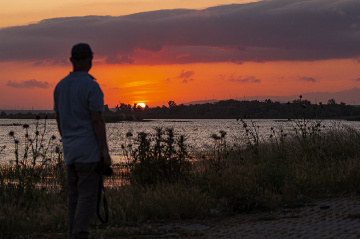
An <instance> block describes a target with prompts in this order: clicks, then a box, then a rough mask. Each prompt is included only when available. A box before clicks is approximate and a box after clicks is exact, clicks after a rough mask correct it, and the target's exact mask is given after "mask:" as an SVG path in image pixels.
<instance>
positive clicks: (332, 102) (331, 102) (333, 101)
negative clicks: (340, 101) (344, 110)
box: [327, 99, 336, 105]
mask: <svg viewBox="0 0 360 239" xmlns="http://www.w3.org/2000/svg"><path fill="white" fill-rule="evenodd" d="M327 104H328V105H336V102H335V99H329V100H328V103H327Z"/></svg>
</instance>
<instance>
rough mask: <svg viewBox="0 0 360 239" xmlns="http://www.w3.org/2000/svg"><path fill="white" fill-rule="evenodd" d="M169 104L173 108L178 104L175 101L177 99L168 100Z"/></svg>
mask: <svg viewBox="0 0 360 239" xmlns="http://www.w3.org/2000/svg"><path fill="white" fill-rule="evenodd" d="M168 105H169V108H170V109H171V108H174V107H175V106H176V103H175V101H172V100H170V101H168Z"/></svg>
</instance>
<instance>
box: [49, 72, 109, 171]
mask: <svg viewBox="0 0 360 239" xmlns="http://www.w3.org/2000/svg"><path fill="white" fill-rule="evenodd" d="M54 110H55V111H56V112H58V113H59V115H60V126H61V133H62V143H63V149H64V158H65V164H66V165H70V164H72V163H75V162H76V163H93V162H98V161H100V157H101V148H100V145H99V142H98V141H97V139H96V136H95V132H94V128H93V126H92V121H91V113H90V111H101V112H102V111H104V95H103V93H102V91H101V89H100V86H99V84H98V83H97V82H96V81H95V79H94V77H92V76H91V75H89V74H88V73H86V72H79V71H77V72H71V73H70V74H69V75H68V76H66V77H65V78H64V79H62V80H61V81H60V82H59V83H58V84H57V86H56V87H55V91H54Z"/></svg>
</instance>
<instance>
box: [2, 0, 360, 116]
mask: <svg viewBox="0 0 360 239" xmlns="http://www.w3.org/2000/svg"><path fill="white" fill-rule="evenodd" d="M29 2H30V1H27V0H21V1H2V2H1V3H0V17H1V18H2V19H3V20H2V22H1V23H0V28H1V27H10V26H17V25H27V24H29V23H35V24H34V25H32V26H25V27H24V28H16V27H15V28H12V27H10V28H8V29H9V31H7V29H5V28H3V29H0V51H1V52H2V53H3V54H4V55H6V56H8V57H9V59H8V58H6V57H3V58H2V57H1V55H0V71H1V76H0V109H32V108H33V109H52V105H53V99H52V93H53V89H54V87H55V85H56V83H57V82H58V81H59V80H60V79H61V78H62V77H64V76H66V75H67V74H68V73H69V72H70V71H71V64H70V63H69V61H68V60H66V61H67V62H65V63H63V62H60V63H59V62H56V64H55V63H54V61H55V60H59V59H60V60H62V61H64V60H65V59H67V57H68V54H67V53H66V54H65V53H64V54H62V55H61V56H59V57H55V58H54V57H53V56H52V55H51V56H48V55H46V54H44V55H43V56H40V55H39V56H33V55H34V52H32V51H31V49H32V48H36V47H39V49H41V45H42V43H39V42H38V39H45V40H44V42H45V43H46V42H47V41H49V42H50V41H53V42H54V44H57V43H58V42H60V41H62V40H61V39H60V40H59V38H58V36H55V38H54V39H52V34H55V33H57V30H56V29H55V30H53V32H50V31H49V30H46V31H45V30H44V32H45V33H46V34H45V33H44V32H43V31H42V27H43V28H44V29H45V28H46V27H48V26H47V24H48V25H50V26H51V27H52V25H51V24H52V22H45V23H43V24H37V23H36V22H38V21H40V20H42V19H46V18H52V17H71V16H86V15H103V16H105V15H111V16H119V15H126V14H131V13H136V12H147V11H155V10H160V9H171V8H172V9H174V8H189V9H204V8H206V7H210V6H217V5H220V4H230V3H237V4H239V3H244V2H257V1H245V0H239V1H230V0H229V1H220V0H219V1H208V0H207V1H205V0H199V1H188V0H181V1H180V0H157V1H155V0H142V1H130V0H128V1H125V0H124V1H89V0H88V1H82V0H81V1H77V2H76V3H74V1H72V0H71V1H70V0H64V1H44V0H34V1H31V3H32V4H30V5H29ZM304 2H306V1H304ZM334 2H337V1H334ZM339 2H340V1H339ZM266 4H267V3H264V4H262V5H254V6H255V7H256V8H255V10H254V12H261V11H260V10H263V9H266V8H267V7H268V6H267V5H266ZM268 4H270V3H268ZM304 4H305V3H304ZM306 4H310V3H309V2H308V1H307V2H306ZM324 4H327V3H326V1H325V0H324ZM79 6H82V7H79ZM299 6H300V7H299ZM334 6H335V5H334ZM334 6H333V7H334ZM336 6H337V5H336ZM336 6H335V7H336ZM286 7H287V10H286V12H285V11H284V12H285V13H289V17H290V18H289V19H293V18H291V17H292V16H293V15H295V14H293V13H292V11H294V12H295V13H298V12H299V16H301V14H308V12H307V10H306V9H308V8H307V7H306V6H305V5H304V6H303V7H301V4H298V5H296V6H294V5H291V6H286ZM248 8H249V10H246V11H247V12H248V11H252V5H249V6H248ZM284 8H285V7H282V8H281V9H282V10H283V9H284ZM339 8H340V7H339ZM79 9H80V10H79ZM239 9H240V8H239ZM304 9H305V10H304ZM324 9H327V8H324ZM75 10H76V11H75ZM78 10H79V11H78ZM345 10H346V9H345ZM345 10H344V9H343V12H345V15H346V11H345ZM217 11H218V12H217ZM224 11H225V10H224V9H221V8H219V10H217V9H216V11H215V13H216V14H209V12H208V11H203V12H199V13H198V12H195V13H189V14H187V15H184V17H183V18H180V17H178V16H177V15H176V16H175V14H174V17H173V16H170V17H171V18H170V20H171V21H173V25H172V26H177V27H178V29H177V30H178V31H174V32H170V30H171V27H170V28H167V25H166V24H167V22H169V19H167V20H166V21H164V22H165V23H163V22H161V21H160V20H159V21H158V22H160V24H158V22H156V24H158V25H155V26H152V25H151V27H153V28H151V31H147V28H146V26H145V27H144V28H142V26H143V25H144V23H142V24H141V25H139V26H140V27H138V28H135V27H130V26H129V29H128V30H127V31H124V32H126V34H129V36H128V38H127V36H124V34H125V33H123V32H120V33H119V35H114V36H112V37H113V38H114V39H105V40H104V41H105V43H103V42H100V41H98V39H97V37H98V36H99V34H100V36H101V34H102V33H97V32H95V33H94V34H93V35H94V39H89V43H90V45H91V46H92V48H93V51H94V52H95V59H94V66H93V68H92V69H91V71H90V74H92V75H93V76H94V77H95V78H97V81H98V82H99V84H100V86H101V88H102V90H103V91H104V94H105V104H108V105H109V107H114V106H115V105H117V104H119V103H127V104H133V103H138V102H145V103H146V104H148V105H149V106H150V107H154V106H162V105H167V101H169V100H173V101H175V102H176V103H178V104H180V103H186V102H190V101H197V100H209V99H217V100H222V99H229V98H233V99H234V98H239V99H241V98H242V97H245V96H246V97H248V96H284V95H296V94H302V93H306V92H336V91H342V90H347V89H351V88H354V87H360V61H359V56H360V55H359V54H358V53H357V52H358V47H357V45H359V44H354V49H352V48H350V47H351V46H352V43H351V42H352V41H354V42H355V43H356V42H357V40H358V36H357V35H356V36H355V37H353V38H349V39H350V40H348V39H345V38H344V37H341V38H344V42H346V44H345V43H342V42H341V38H339V39H335V38H334V42H332V41H331V40H328V39H330V38H329V37H327V36H326V35H325V36H324V39H320V40H319V41H318V42H316V41H315V40H314V41H313V40H312V39H315V37H313V35H314V34H316V28H314V29H315V30H314V31H313V32H305V31H306V28H302V27H301V26H302V25H301V24H308V23H306V21H303V20H302V21H301V22H305V23H297V22H296V19H295V18H294V22H295V23H294V22H291V24H292V25H291V26H292V27H293V28H291V29H295V30H296V28H295V25H296V24H298V25H296V26H298V29H300V30H296V31H295V30H294V32H295V33H294V36H292V35H291V34H293V33H292V32H291V31H289V25H288V24H287V22H286V21H284V23H283V25H282V26H279V22H274V24H273V25H270V27H272V26H274V28H273V29H272V30H271V31H269V32H266V29H268V28H269V26H268V25H266V20H264V22H265V23H261V24H263V25H261V24H260V25H259V23H258V22H254V23H253V24H255V25H254V26H252V25H251V24H252V23H247V24H245V25H242V28H239V27H238V26H236V25H234V26H229V25H226V26H229V27H234V29H240V30H239V32H243V33H242V34H240V33H239V34H238V35H236V34H237V33H234V34H235V35H234V36H232V35H229V34H232V32H233V31H232V30H229V32H230V33H229V32H225V31H224V32H223V31H222V30H221V29H224V28H223V26H222V25H219V26H214V28H211V27H212V25H211V24H210V25H209V29H203V28H201V27H200V28H199V29H196V28H194V29H195V30H194V29H192V28H191V26H190V27H189V29H187V30H186V31H185V33H184V34H183V35H181V34H179V35H175V34H176V32H180V31H182V30H183V29H182V27H183V26H184V25H180V24H182V23H181V22H180V20H181V19H185V20H186V19H187V18H189V19H191V17H193V16H195V15H194V14H198V15H199V16H200V19H201V21H207V20H209V19H210V17H209V16H215V19H216V21H214V22H212V24H213V25H216V24H218V23H219V24H220V23H221V21H220V20H219V19H227V18H226V17H227V15H224V17H223V18H220V17H219V16H220V15H219V16H217V13H219V14H222V12H224ZM239 11H240V10H239ZM278 11H280V10H278ZM324 11H325V10H324ZM326 11H327V10H326ZM269 12H271V13H272V14H273V13H274V11H273V10H272V11H269ZM161 14H163V12H159V13H156V14H154V17H160V16H161V17H163V15H161ZM176 14H180V13H177V12H176ZM249 14H250V13H249ZM198 15H196V16H198ZM280 15H281V14H279V16H280ZM179 16H180V15H179ZM181 16H182V15H181ZM262 16H263V17H267V15H266V12H265V14H264V15H262ZM136 17H138V18H136ZM136 17H133V18H136V19H140V20H141V16H136ZM166 17H169V16H166ZM232 17H233V18H234V19H235V20H236V21H235V20H234V22H236V23H238V22H239V21H241V20H242V19H240V20H239V19H238V18H236V17H237V16H236V15H235V16H232ZM270 17H271V16H270ZM313 17H314V21H316V20H317V18H316V16H313ZM80 19H82V18H80ZM129 19H130V20H131V18H129ZM159 19H160V18H159ZM179 19H180V20H179ZM259 19H262V18H259ZM271 19H273V17H271ZM305 19H306V18H305ZM70 20H71V21H72V19H70ZM110 20H111V21H118V23H117V24H118V25H121V24H122V19H121V18H119V19H112V18H111V19H110ZM110 20H109V19H105V20H103V22H101V23H102V24H103V26H102V27H99V29H100V30H99V29H97V30H96V31H99V32H100V31H101V29H102V28H105V27H107V26H108V25H109V26H110V25H111V24H113V23H112V22H111V21H110ZM130 20H128V21H130ZM210 20H211V19H210ZM201 21H199V22H200V23H201ZM229 21H230V20H229ZM331 21H332V19H329V20H328V22H329V26H333V25H334V24H332V23H331ZM337 21H338V20H337ZM179 22H180V23H179ZM260 22H261V21H260ZM338 22H339V21H338ZM200 23H199V24H200ZM355 23H357V22H355ZM355 23H354V24H355ZM59 24H61V22H59ZM74 24H75V23H74ZM129 24H137V23H136V22H135V21H134V22H130V23H129ZM154 24H155V23H154ZM176 24H179V25H176ZM186 24H187V25H189V24H188V23H187V22H185V25H186ZM256 24H258V25H256ZM264 24H265V25H264ZM294 24H295V25H294ZM344 24H345V23H344ZM346 24H348V22H346ZM354 24H353V25H350V27H349V28H348V29H355V30H356V29H357V27H358V26H357V25H354ZM68 25H71V24H68ZM310 25H316V24H312V22H310ZM323 25H324V23H320V24H319V26H323ZM38 26H39V27H38ZM89 26H92V25H89ZM121 26H123V25H121ZM134 26H136V25H134ZM195 26H196V24H194V27H195ZM206 26H207V25H206ZM344 26H345V25H344ZM359 26H360V22H359ZM31 27H32V28H31ZM57 27H61V25H58V26H57ZM216 27H218V29H220V32H219V33H217V32H215V33H211V31H216V30H215V29H216ZM262 27H264V29H262ZM124 28H126V27H124ZM280 28H281V29H284V31H283V32H278V33H277V30H278V29H280ZM325 28H326V27H324V29H325ZM27 29H31V30H27ZM39 29H40V30H39ZM49 29H51V28H50V27H49ZM59 29H60V28H59ZM158 29H160V30H158ZM164 29H165V30H166V29H170V30H169V32H170V33H168V32H165V30H164ZM304 29H305V30H304ZM23 30H25V31H23ZM120 30H122V29H120ZM12 31H14V32H15V35H11V34H13V33H12ZM16 31H18V32H16ZM33 31H36V33H33V35H24V36H25V37H22V35H21V34H28V33H26V32H30V33H32V32H33ZM199 31H203V32H200V33H199V34H198V32H199ZM301 31H304V32H301ZM333 31H334V32H337V31H340V32H342V31H343V29H340V30H339V29H336V28H334V29H333ZM356 31H357V30H356ZM23 32H25V33H23ZM110 32H111V31H110ZM189 32H190V33H192V34H194V36H191V35H189V34H190V33H189ZM329 32H330V33H329V34H330V35H334V36H336V34H334V33H332V32H331V31H329ZM50 33H51V34H50ZM90 33H91V31H90ZM350 33H351V32H350ZM350 33H349V34H350ZM16 34H18V35H16ZM42 34H43V35H44V36H42ZM131 34H134V35H131ZM142 34H143V35H142ZM162 34H164V35H163V36H162ZM197 34H198V35H197ZM207 34H208V35H207ZM251 34H254V35H253V36H252V35H251ZM259 34H260V35H259ZM261 34H267V35H261ZM282 34H283V35H282ZM296 34H299V36H305V37H306V38H305V37H304V39H298V37H297V36H298V35H296ZM306 34H310V35H309V36H311V37H309V36H306ZM349 34H348V35H349ZM8 35H9V36H8ZM14 36H15V37H14ZM90 36H92V35H91V34H90ZM203 36H205V37H204V38H201V37H203ZM264 36H266V37H264ZM344 36H345V35H344ZM60 37H64V38H63V39H64V40H63V41H62V42H66V44H65V43H64V44H65V45H64V46H61V47H62V49H68V51H67V52H70V49H69V48H70V46H71V45H72V44H73V43H74V44H75V43H77V42H73V40H72V39H70V40H68V39H67V38H69V37H71V35H60ZM116 37H119V38H118V39H117V38H116ZM232 37H234V38H239V39H241V41H239V42H234V41H232V40H231V38H232ZM277 37H278V38H277ZM287 37H289V39H287ZM291 37H293V38H291ZM22 38H24V39H25V40H24V39H22ZM35 38H36V39H35ZM223 38H224V39H223ZM320 38H321V37H320ZM9 39H10V40H9ZM14 39H15V40H14ZM26 39H28V42H29V46H24V44H27V41H26ZM33 39H35V40H33ZM74 39H75V40H76V41H77V39H82V38H74ZM86 39H87V38H86ZM254 39H256V41H257V42H256V43H253V42H254ZM263 39H264V40H263ZM307 39H309V43H308V42H306V41H307ZM75 40H74V41H75ZM160 40H163V42H160ZM67 41H69V42H67ZM101 41H103V40H101ZM106 41H109V42H106ZM321 41H323V42H324V44H321ZM14 42H15V43H14ZM18 42H19V43H18ZM33 42H35V43H33ZM358 42H359V41H358ZM325 43H326V44H325ZM17 44H18V45H17ZM49 44H50V43H49ZM54 44H52V45H51V44H50V48H44V50H40V51H43V52H47V50H45V49H51V48H56V46H55V45H54ZM106 44H109V45H112V44H115V46H119V48H118V49H110V48H109V49H110V50H109V49H107V48H106ZM112 46H114V45H112ZM297 46H298V48H297ZM334 46H335V47H334ZM337 46H339V48H338V49H337V48H336V47H337ZM347 46H350V47H349V48H347ZM121 47H122V48H121ZM9 48H13V50H9V52H6V50H7V49H9ZM317 49H318V52H317ZM329 49H334V51H333V52H330V51H329ZM51 50H53V49H51ZM111 50H113V51H114V52H113V53H112V52H111ZM35 52H36V51H35ZM49 52H50V51H49ZM329 52H330V53H329ZM12 53H14V54H12ZM22 54H23V55H24V56H26V57H27V58H26V57H24V59H23V60H20V59H19V57H20V58H21V56H22ZM50 54H52V53H51V52H50V53H49V55H50ZM54 54H55V55H56V53H54ZM32 57H33V58H32ZM10 58H11V59H10ZM255 58H259V59H255ZM262 59H265V60H262ZM123 60H127V61H128V62H125V63H124V62H123ZM352 101H353V99H349V102H352Z"/></svg>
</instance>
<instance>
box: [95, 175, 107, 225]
mask: <svg viewBox="0 0 360 239" xmlns="http://www.w3.org/2000/svg"><path fill="white" fill-rule="evenodd" d="M101 196H103V197H102V198H101ZM101 199H102V200H101ZM101 201H102V202H103V207H104V211H105V218H103V217H102V216H101V215H100V206H101ZM96 214H97V216H98V218H99V220H100V221H101V222H102V223H107V222H108V221H109V207H108V204H107V200H106V197H105V187H104V175H103V174H102V173H100V180H99V190H98V198H97V203H96Z"/></svg>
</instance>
